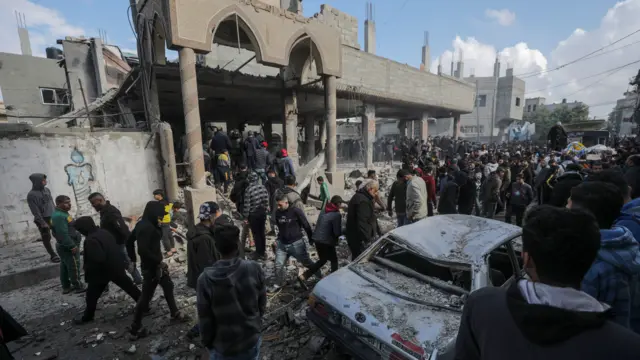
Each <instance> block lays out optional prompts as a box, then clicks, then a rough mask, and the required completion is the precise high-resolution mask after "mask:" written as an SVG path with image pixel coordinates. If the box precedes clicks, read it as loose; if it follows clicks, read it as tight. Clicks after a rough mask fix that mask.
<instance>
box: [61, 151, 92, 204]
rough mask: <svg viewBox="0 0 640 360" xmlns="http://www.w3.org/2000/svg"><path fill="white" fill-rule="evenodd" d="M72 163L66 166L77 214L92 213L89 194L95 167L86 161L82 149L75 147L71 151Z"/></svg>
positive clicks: (65, 169)
mask: <svg viewBox="0 0 640 360" xmlns="http://www.w3.org/2000/svg"><path fill="white" fill-rule="evenodd" d="M71 161H72V163H71V164H67V165H65V167H64V171H65V172H66V173H67V177H68V178H67V184H69V186H71V188H72V189H73V195H74V197H75V199H76V207H77V209H76V214H78V215H88V214H91V203H90V202H89V195H91V182H92V181H93V180H94V178H93V167H92V166H91V164H88V163H86V162H85V158H84V155H83V154H82V152H80V150H78V149H77V148H74V149H73V151H72V152H71Z"/></svg>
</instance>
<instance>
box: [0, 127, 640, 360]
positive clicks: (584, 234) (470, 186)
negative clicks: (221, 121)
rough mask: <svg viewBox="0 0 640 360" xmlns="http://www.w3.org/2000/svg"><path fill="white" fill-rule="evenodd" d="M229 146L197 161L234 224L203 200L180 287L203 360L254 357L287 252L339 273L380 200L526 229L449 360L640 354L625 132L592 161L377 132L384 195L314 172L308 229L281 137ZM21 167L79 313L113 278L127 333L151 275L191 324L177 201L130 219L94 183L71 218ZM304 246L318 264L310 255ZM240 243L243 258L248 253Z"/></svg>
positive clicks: (217, 140) (159, 200) (400, 214)
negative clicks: (391, 172) (517, 258)
mask: <svg viewBox="0 0 640 360" xmlns="http://www.w3.org/2000/svg"><path fill="white" fill-rule="evenodd" d="M231 142H232V139H231V138H229V137H228V136H227V135H226V133H225V132H224V131H222V130H217V131H216V133H215V135H214V136H213V139H212V141H211V143H210V147H209V150H210V151H209V154H210V155H211V162H210V163H209V165H208V170H209V171H211V173H212V174H213V175H214V177H215V182H216V184H218V185H220V186H222V187H223V188H224V191H225V193H226V192H228V191H227V190H229V189H227V188H228V187H229V188H231V189H230V193H229V199H230V201H232V202H233V203H234V204H235V209H236V210H237V214H238V216H239V220H240V221H239V222H236V221H235V220H238V219H233V218H232V217H231V216H229V215H225V214H223V213H222V209H221V206H220V205H219V204H218V203H216V202H212V201H209V202H205V203H203V204H202V205H201V206H200V207H199V209H197V215H198V219H199V220H198V223H197V224H196V225H195V226H194V227H193V228H192V229H191V230H190V231H189V232H188V233H187V235H186V238H187V275H186V276H187V286H188V287H190V288H192V289H193V290H194V291H195V294H196V296H197V305H196V307H197V314H198V318H197V320H196V321H194V322H195V325H193V327H192V328H191V330H190V331H189V332H188V336H189V337H190V338H196V337H200V339H201V342H202V344H203V345H204V346H205V347H206V348H207V349H209V352H210V358H211V359H237V358H242V359H258V358H259V353H260V345H261V330H262V321H261V319H262V317H263V316H264V315H265V312H266V305H267V293H268V292H276V291H278V290H279V289H280V288H281V287H282V286H285V285H286V284H287V283H288V281H287V276H286V264H287V261H288V259H289V257H293V258H295V259H296V260H297V261H298V263H299V264H301V265H302V266H304V267H305V271H304V272H303V273H302V274H300V275H299V276H297V278H294V279H292V280H293V284H296V286H299V287H301V288H304V289H306V288H307V287H308V280H309V279H311V278H312V277H315V278H317V279H319V278H321V277H322V272H321V271H320V270H321V268H322V267H323V266H324V265H325V264H327V263H329V264H330V271H331V272H333V271H336V270H337V269H338V256H337V252H336V246H337V245H338V243H339V242H340V241H341V239H342V238H343V237H344V238H346V242H347V244H348V247H349V250H350V252H351V257H352V260H353V259H355V258H357V257H358V256H359V255H360V254H362V253H363V252H364V251H365V250H366V248H367V246H369V245H370V244H372V243H373V242H374V241H375V240H376V239H377V238H378V237H379V236H380V235H382V231H381V230H380V226H379V224H378V218H379V214H380V212H383V211H384V212H387V213H388V214H389V215H390V216H392V215H393V214H394V212H395V216H396V219H397V226H405V225H407V224H410V223H414V222H417V221H420V220H422V219H425V218H427V217H429V216H436V215H438V214H467V215H471V214H473V215H476V216H483V217H486V218H495V217H496V215H497V214H499V213H501V212H503V211H504V218H505V221H506V222H507V223H511V222H512V219H513V218H514V217H515V224H516V225H518V226H523V236H522V242H523V244H522V245H523V250H522V259H523V262H524V269H525V271H526V273H527V276H526V277H523V278H522V279H519V280H518V281H517V282H515V283H514V285H513V286H511V287H509V288H505V289H503V288H486V289H483V290H480V291H477V292H474V293H472V294H471V295H470V296H469V298H468V299H467V301H466V305H465V307H464V314H463V317H462V323H461V325H460V331H459V334H458V340H457V342H456V352H457V354H456V358H457V359H498V358H500V359H501V358H504V359H513V358H518V357H520V356H521V355H522V354H523V352H526V353H527V354H528V358H532V359H542V358H551V359H566V358H574V357H575V358H588V359H595V358H601V355H604V354H606V356H613V357H614V358H616V359H617V358H620V359H632V358H635V356H636V355H635V354H636V353H638V350H640V349H637V348H636V347H638V346H640V345H636V344H640V342H639V341H638V340H640V337H639V336H638V335H637V334H638V333H640V249H639V247H638V242H637V241H636V239H637V238H638V237H640V151H639V150H638V149H639V148H640V147H638V146H637V145H636V144H635V142H633V141H629V140H622V141H617V142H616V143H615V144H616V148H615V151H609V152H603V153H601V154H600V156H599V157H598V159H589V160H587V159H586V158H584V157H579V156H576V155H575V154H573V153H571V152H568V153H567V152H562V151H559V150H561V149H560V148H559V147H558V146H556V147H553V145H557V144H556V143H553V144H542V145H536V144H534V143H531V142H520V143H508V144H496V145H486V144H476V143H473V142H468V141H454V140H452V139H450V138H430V139H428V140H426V141H422V140H415V139H408V138H403V139H401V140H400V141H399V142H398V143H395V142H393V141H390V140H384V141H383V142H381V144H383V146H384V148H385V149H386V150H385V152H384V153H383V154H384V156H383V159H384V160H385V161H386V160H388V161H391V162H392V161H393V159H394V157H396V156H397V157H399V158H401V159H402V166H401V169H400V170H398V171H397V174H396V181H395V182H394V183H393V184H392V186H391V187H390V189H389V192H388V194H387V199H386V200H387V201H386V202H385V201H384V200H383V199H381V193H380V184H379V182H378V178H377V174H376V172H375V171H374V170H370V171H369V172H368V173H367V177H366V178H365V179H364V180H362V181H358V182H357V183H356V188H355V189H354V190H355V194H354V195H353V196H352V197H351V198H350V199H349V200H348V201H344V200H343V199H342V198H341V197H340V196H336V195H334V196H331V194H330V193H329V188H328V187H327V186H326V184H325V183H324V179H323V178H322V177H319V178H317V179H316V181H317V182H318V183H319V185H320V187H321V189H322V192H321V199H320V200H321V203H322V205H321V209H320V214H319V216H318V218H317V219H316V225H315V228H313V227H312V226H311V225H310V221H309V219H308V218H307V214H306V213H305V206H304V201H303V197H302V196H301V194H300V193H298V191H297V190H296V185H297V179H296V176H295V168H294V166H293V163H292V162H291V160H290V159H288V157H287V151H286V149H280V150H278V151H277V154H279V155H278V156H275V157H274V156H272V153H271V152H269V151H268V150H267V148H268V147H267V144H266V142H264V140H263V139H260V138H258V137H257V136H256V135H255V134H252V133H249V134H248V136H247V137H246V138H245V139H244V140H243V143H242V150H241V151H240V152H237V147H234V145H232V144H231ZM560 147H561V146H560ZM229 149H232V151H231V152H230V151H229ZM234 149H235V150H234ZM287 159H288V160H287ZM30 179H31V181H32V182H33V190H32V191H31V192H30V193H29V194H28V196H27V200H28V203H29V206H30V209H31V211H32V213H33V215H34V221H35V223H36V225H37V226H38V228H39V229H40V233H41V235H42V240H43V243H44V245H45V248H46V250H47V251H48V253H49V255H50V258H51V261H55V262H59V263H60V282H61V285H62V292H63V294H68V293H70V292H75V293H83V292H86V308H85V310H84V312H83V313H82V314H79V315H78V316H77V317H76V318H75V320H74V321H75V322H76V323H77V324H85V323H89V322H92V321H93V319H94V316H95V312H96V304H97V302H98V299H99V298H100V296H101V295H102V294H103V293H104V292H105V291H107V290H108V288H109V284H110V283H113V284H115V285H116V286H117V287H119V288H121V289H122V290H123V291H124V292H125V293H126V294H127V295H128V296H129V297H131V299H132V300H133V301H134V302H135V303H136V306H135V312H134V317H133V321H132V324H131V326H130V327H129V332H130V333H131V334H132V335H133V336H135V337H143V336H146V335H147V334H148V332H147V331H146V329H145V327H144V326H143V318H144V316H145V315H146V314H148V313H149V312H150V311H151V310H152V309H151V308H150V301H151V299H152V297H153V294H154V292H155V290H156V288H157V287H158V286H160V287H161V288H162V291H163V293H164V299H165V301H166V302H167V305H168V308H169V312H170V315H171V321H172V322H174V323H187V322H189V321H190V319H189V317H188V316H186V315H185V314H184V313H183V312H181V311H180V310H179V309H178V307H177V305H176V301H175V297H174V294H173V291H174V283H173V280H172V278H171V277H172V275H171V274H170V271H169V268H168V266H167V265H166V263H165V261H164V259H165V258H166V257H169V256H172V255H173V254H174V253H175V252H176V249H175V244H174V242H173V241H174V240H173V235H172V231H173V229H175V228H176V226H177V225H176V222H184V221H185V220H184V219H181V215H180V214H181V212H180V208H181V206H182V204H180V203H179V202H176V201H171V200H170V199H167V198H166V196H165V194H164V192H163V191H162V190H160V189H159V190H156V191H154V192H153V193H152V194H150V197H151V196H153V198H152V199H150V201H149V202H148V203H147V204H146V206H145V209H144V213H143V215H142V217H141V218H140V219H139V221H136V220H137V219H133V221H131V224H129V223H128V221H126V220H128V219H125V218H124V217H123V216H122V214H121V213H120V211H119V210H118V209H117V208H116V207H115V206H114V205H112V204H111V203H110V202H109V201H107V200H106V197H105V196H104V195H103V194H100V193H93V194H91V195H90V196H89V201H90V202H91V204H92V206H93V207H94V209H95V210H96V211H97V212H98V213H99V215H100V216H99V218H100V222H99V224H96V223H95V222H94V220H93V218H91V217H89V216H83V217H80V218H77V219H73V218H72V216H71V215H70V213H71V200H70V198H69V197H68V196H65V195H60V196H57V197H55V200H54V198H53V197H52V195H51V192H50V191H49V189H48V188H47V187H46V185H47V177H46V175H44V174H33V175H32V176H31V177H30ZM534 204H535V205H536V206H535V207H533V208H532V205H534ZM345 212H346V216H343V213H345ZM238 225H239V226H238ZM268 234H275V235H276V240H275V243H274V244H273V247H272V248H271V250H272V252H273V253H274V255H275V268H276V276H275V279H273V280H271V279H266V278H265V274H264V271H263V269H262V266H261V263H262V262H264V261H265V260H266V256H267V235H268ZM51 236H53V238H55V240H56V246H55V249H54V247H53V246H52V245H51ZM83 237H84V243H83V244H82V245H81V241H82V238H83ZM249 239H251V242H252V243H253V244H251V243H250V242H248V240H249ZM309 246H314V247H315V249H316V251H317V254H318V258H319V260H318V261H313V260H312V258H311V257H310V255H309V249H308V247H309ZM81 249H82V250H81ZM246 249H249V250H252V251H251V254H250V255H247V256H245V250H246ZM81 256H82V258H81ZM138 264H139V268H140V270H138ZM81 266H82V267H83V269H84V282H86V285H85V284H84V283H83V281H82V279H81V272H80V268H81ZM127 273H128V274H127ZM290 281H291V280H290ZM0 337H1V336H0ZM505 339H509V341H507V342H505ZM603 339H604V340H605V341H604V342H603V341H602V340H603ZM598 340H600V341H598ZM594 344H597V346H594ZM0 351H1V349H0Z"/></svg>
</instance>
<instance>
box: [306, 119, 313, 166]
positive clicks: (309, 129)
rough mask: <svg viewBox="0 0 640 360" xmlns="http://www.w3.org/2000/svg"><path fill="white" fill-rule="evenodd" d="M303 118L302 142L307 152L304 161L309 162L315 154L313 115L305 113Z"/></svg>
mask: <svg viewBox="0 0 640 360" xmlns="http://www.w3.org/2000/svg"><path fill="white" fill-rule="evenodd" d="M304 120H305V121H304V144H305V152H306V154H307V156H306V157H305V162H309V161H311V159H313V158H314V157H315V156H316V135H315V127H316V122H315V121H314V120H315V119H314V118H313V115H307V117H306V118H305V119H304Z"/></svg>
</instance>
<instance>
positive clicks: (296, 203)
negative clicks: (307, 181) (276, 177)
mask: <svg viewBox="0 0 640 360" xmlns="http://www.w3.org/2000/svg"><path fill="white" fill-rule="evenodd" d="M278 193H281V194H284V195H286V196H287V201H289V205H290V206H293V207H297V208H298V209H300V210H302V212H304V202H303V201H302V198H301V197H300V194H299V193H298V192H297V191H296V190H295V189H292V188H290V187H288V186H284V187H283V188H282V189H279V190H278V191H276V194H278Z"/></svg>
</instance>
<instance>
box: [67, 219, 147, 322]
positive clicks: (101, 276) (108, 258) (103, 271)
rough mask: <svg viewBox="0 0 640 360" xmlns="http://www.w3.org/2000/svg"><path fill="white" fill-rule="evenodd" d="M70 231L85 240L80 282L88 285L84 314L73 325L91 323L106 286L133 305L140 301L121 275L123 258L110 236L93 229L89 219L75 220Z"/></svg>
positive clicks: (131, 283)
mask: <svg viewBox="0 0 640 360" xmlns="http://www.w3.org/2000/svg"><path fill="white" fill-rule="evenodd" d="M74 227H75V228H76V230H78V232H79V233H80V234H82V235H83V236H84V237H85V239H84V259H83V263H84V279H85V281H86V282H87V284H88V287H87V295H86V301H87V307H86V309H85V311H84V314H80V315H79V316H77V317H76V318H75V319H74V322H75V323H76V324H84V323H88V322H90V321H93V316H94V315H95V312H96V305H97V303H98V299H99V298H100V295H102V293H103V292H104V290H105V289H106V288H107V285H108V284H109V282H113V283H114V284H116V285H117V286H118V287H119V288H121V289H122V290H124V292H125V293H127V294H128V295H129V296H131V298H132V299H133V300H134V301H136V302H137V301H138V299H139V298H140V290H139V289H138V288H137V287H136V285H135V284H134V283H133V281H131V279H129V277H128V276H127V273H126V272H125V269H126V267H127V264H128V262H127V259H126V255H125V254H123V253H122V250H121V249H120V246H119V245H118V244H117V243H116V240H115V239H114V237H113V236H112V235H111V233H110V232H109V231H108V230H106V229H101V228H99V227H97V226H96V224H95V222H93V219H92V218H91V217H89V216H83V217H80V218H78V219H77V220H76V221H75V223H74Z"/></svg>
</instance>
